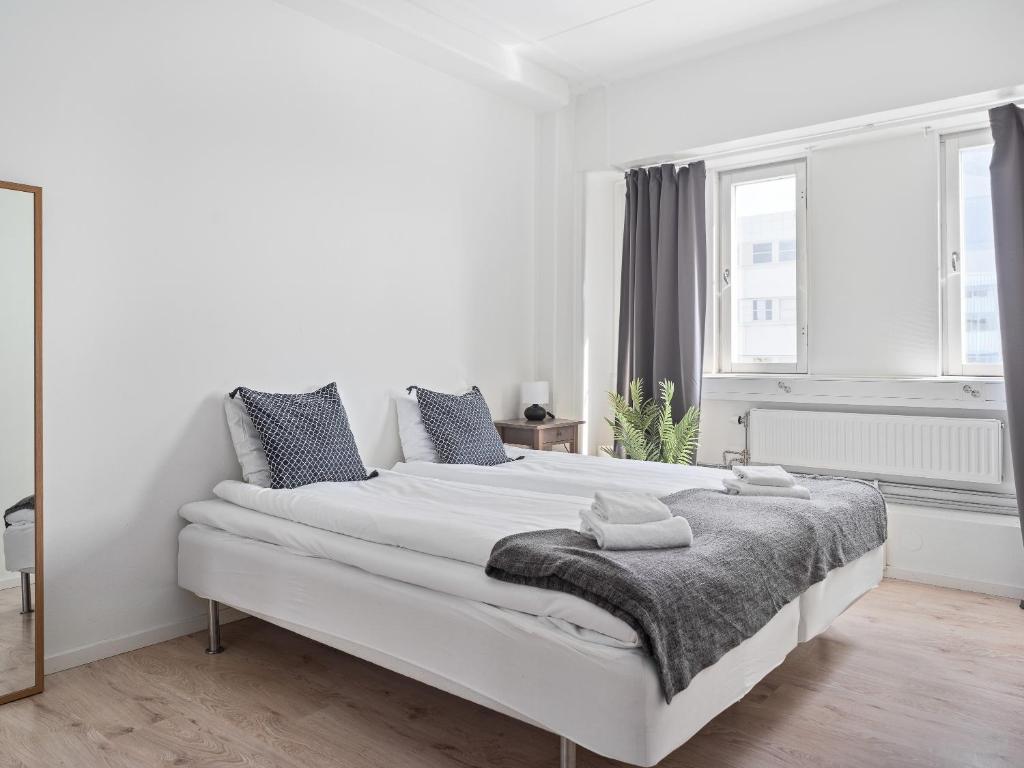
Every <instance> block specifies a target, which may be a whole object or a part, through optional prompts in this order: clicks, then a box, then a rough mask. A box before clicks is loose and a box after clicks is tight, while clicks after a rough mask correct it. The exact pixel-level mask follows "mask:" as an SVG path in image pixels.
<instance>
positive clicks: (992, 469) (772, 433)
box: [749, 408, 1003, 484]
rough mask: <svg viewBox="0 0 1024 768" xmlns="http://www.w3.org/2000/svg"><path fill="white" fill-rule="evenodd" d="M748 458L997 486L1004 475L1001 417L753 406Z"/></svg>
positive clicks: (833, 469)
mask: <svg viewBox="0 0 1024 768" xmlns="http://www.w3.org/2000/svg"><path fill="white" fill-rule="evenodd" d="M749 429H750V433H749V440H750V444H749V448H750V460H751V461H752V462H755V463H758V464H784V465H787V466H790V467H801V468H805V469H821V470H831V471H839V472H855V473H863V474H866V475H869V476H872V477H876V476H896V477H906V478H915V479H921V480H956V481H962V482H969V483H987V484H996V483H999V482H1001V481H1002V474H1003V437H1002V423H1001V422H1000V421H999V420H998V419H956V418H945V417H936V416H888V415H881V414H867V413H825V412H819V411H782V410H769V409H765V408H755V409H752V410H751V411H750V421H749Z"/></svg>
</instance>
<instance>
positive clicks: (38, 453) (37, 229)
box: [0, 181, 44, 704]
mask: <svg viewBox="0 0 1024 768" xmlns="http://www.w3.org/2000/svg"><path fill="white" fill-rule="evenodd" d="M0 189H11V190H14V191H15V192H28V193H29V194H31V195H32V197H33V206H32V210H33V213H34V217H35V221H34V222H33V224H34V227H33V229H34V233H35V243H34V250H35V268H34V269H33V274H34V275H35V292H34V299H33V301H34V304H35V306H34V323H33V327H34V333H35V339H33V342H34V343H33V347H34V349H35V374H34V377H35V385H34V388H33V389H34V399H35V438H34V442H35V468H34V469H35V492H36V502H35V518H36V542H35V543H36V566H35V615H34V616H33V623H34V626H35V648H34V649H33V650H34V651H35V664H36V668H35V673H36V674H35V684H34V685H33V686H32V687H31V688H25V689H23V690H21V691H14V692H12V693H7V694H3V695H0V704H6V703H7V702H9V701H17V700H18V699H23V698H25V697H26V696H34V695H35V694H37V693H42V692H43V600H44V590H43V188H42V187H33V186H30V185H28V184H15V183H13V182H8V181H0Z"/></svg>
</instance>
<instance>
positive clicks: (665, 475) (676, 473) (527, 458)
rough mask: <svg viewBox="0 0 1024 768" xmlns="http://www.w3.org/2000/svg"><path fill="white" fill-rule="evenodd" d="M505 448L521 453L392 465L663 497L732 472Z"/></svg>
mask: <svg viewBox="0 0 1024 768" xmlns="http://www.w3.org/2000/svg"><path fill="white" fill-rule="evenodd" d="M506 450H507V452H508V455H509V456H513V457H514V456H522V457H523V458H522V460H520V461H510V462H509V463H507V464H501V465H499V466H496V467H478V466H475V465H473V464H436V463H433V462H427V461H410V462H399V463H398V464H396V465H395V466H394V468H393V470H392V471H394V472H398V473H400V474H404V475H411V476H416V477H431V478H435V479H438V480H448V481H452V482H457V483H473V484H476V485H489V486H492V487H496V488H515V489H522V490H532V491H541V492H543V493H553V494H568V495H572V496H581V497H585V498H587V499H592V498H593V496H594V493H595V492H596V491H627V492H634V493H649V494H653V495H655V496H659V497H662V496H667V495H668V494H670V493H674V492H676V491H681V490H684V489H687V488H714V489H716V490H721V488H722V480H724V479H725V478H734V477H735V475H733V473H732V472H731V471H729V470H726V469H714V468H711V467H690V466H678V465H674V464H659V463H657V462H647V461H628V460H624V459H613V458H611V457H607V456H580V455H578V454H573V453H562V452H559V451H531V450H527V449H523V448H516V447H512V446H506ZM588 506H589V501H588Z"/></svg>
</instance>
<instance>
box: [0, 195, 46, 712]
mask: <svg viewBox="0 0 1024 768" xmlns="http://www.w3.org/2000/svg"><path fill="white" fill-rule="evenodd" d="M41 217H42V190H41V189H39V188H38V187H30V186H27V185H25V184H13V183H8V182H0V512H2V514H3V524H2V526H0V535H2V536H3V541H2V545H0V704H3V703H6V702H8V701H13V700H14V699H20V698H22V697H24V696H28V695H31V694H33V693H38V692H39V691H41V690H42V688H43V667H42V658H43V646H42V638H43V632H42V629H43V628H42V602H43V594H42V584H43V581H42V530H43V518H42V512H43V509H42V466H41V461H40V459H41V457H42V444H41V443H42V415H41V412H40V406H41V403H40V393H41V391H42V388H41V345H40V338H39V334H40V326H41V323H40V317H41V311H40V301H39V299H40V296H41V284H40V283H41V275H42V273H41V267H42V243H41V242H40V240H41V237H40V235H41V232H42V221H41Z"/></svg>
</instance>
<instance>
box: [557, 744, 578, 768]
mask: <svg viewBox="0 0 1024 768" xmlns="http://www.w3.org/2000/svg"><path fill="white" fill-rule="evenodd" d="M561 738H562V741H561V744H560V745H559V750H558V754H559V766H560V768H576V744H575V742H572V741H569V740H568V739H567V738H565V736H562V737H561Z"/></svg>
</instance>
